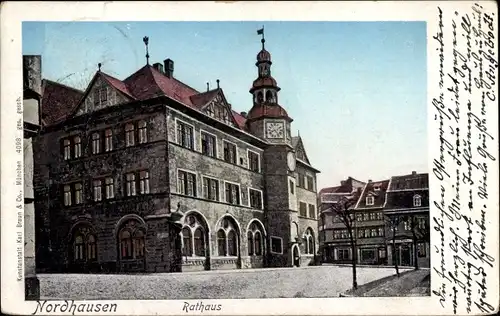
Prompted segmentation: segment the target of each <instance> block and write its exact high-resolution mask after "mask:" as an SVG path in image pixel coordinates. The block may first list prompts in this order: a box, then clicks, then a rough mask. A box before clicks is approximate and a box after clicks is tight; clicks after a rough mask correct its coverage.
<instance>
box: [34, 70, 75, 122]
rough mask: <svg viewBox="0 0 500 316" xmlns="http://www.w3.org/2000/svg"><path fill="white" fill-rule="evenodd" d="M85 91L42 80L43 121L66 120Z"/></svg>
mask: <svg viewBox="0 0 500 316" xmlns="http://www.w3.org/2000/svg"><path fill="white" fill-rule="evenodd" d="M82 96H83V91H80V90H78V89H75V88H72V87H69V86H66V85H63V84H61V83H58V82H54V81H51V80H47V79H43V80H42V102H41V112H42V113H41V116H42V117H41V122H42V125H44V126H47V125H52V124H55V123H58V122H60V121H62V120H64V119H65V118H66V117H67V116H68V115H69V114H71V113H72V112H73V110H74V109H75V108H76V106H77V105H78V103H79V101H80V99H81V98H82Z"/></svg>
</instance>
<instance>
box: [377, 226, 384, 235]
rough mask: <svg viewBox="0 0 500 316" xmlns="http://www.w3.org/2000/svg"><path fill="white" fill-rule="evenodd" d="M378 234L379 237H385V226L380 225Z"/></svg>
mask: <svg viewBox="0 0 500 316" xmlns="http://www.w3.org/2000/svg"><path fill="white" fill-rule="evenodd" d="M378 235H379V237H383V236H384V228H383V227H379V228H378Z"/></svg>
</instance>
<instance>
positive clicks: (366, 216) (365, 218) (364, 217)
mask: <svg viewBox="0 0 500 316" xmlns="http://www.w3.org/2000/svg"><path fill="white" fill-rule="evenodd" d="M363 220H364V221H367V220H369V217H368V213H363Z"/></svg>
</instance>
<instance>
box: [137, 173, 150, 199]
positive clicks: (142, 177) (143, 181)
mask: <svg viewBox="0 0 500 316" xmlns="http://www.w3.org/2000/svg"><path fill="white" fill-rule="evenodd" d="M139 190H140V194H148V193H149V172H148V171H141V172H139Z"/></svg>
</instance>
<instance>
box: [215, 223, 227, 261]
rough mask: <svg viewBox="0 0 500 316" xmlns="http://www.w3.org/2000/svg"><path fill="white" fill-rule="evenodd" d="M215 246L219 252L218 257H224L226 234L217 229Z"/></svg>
mask: <svg viewBox="0 0 500 316" xmlns="http://www.w3.org/2000/svg"><path fill="white" fill-rule="evenodd" d="M217 245H218V250H219V256H225V255H226V254H227V252H226V233H225V232H224V230H222V229H219V231H218V232H217Z"/></svg>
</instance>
